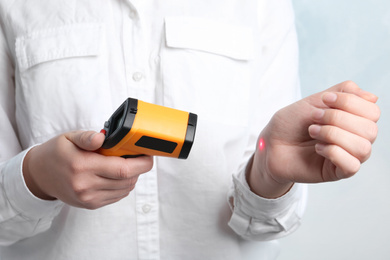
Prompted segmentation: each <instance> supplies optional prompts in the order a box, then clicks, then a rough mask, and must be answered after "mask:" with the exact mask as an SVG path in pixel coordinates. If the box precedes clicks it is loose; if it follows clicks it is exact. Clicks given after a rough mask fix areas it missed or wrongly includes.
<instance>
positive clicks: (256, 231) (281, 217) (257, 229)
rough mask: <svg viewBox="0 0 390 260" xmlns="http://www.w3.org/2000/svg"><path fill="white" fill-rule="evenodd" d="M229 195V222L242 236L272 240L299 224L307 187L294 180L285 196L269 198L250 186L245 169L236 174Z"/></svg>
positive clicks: (304, 204) (292, 229) (287, 232)
mask: <svg viewBox="0 0 390 260" xmlns="http://www.w3.org/2000/svg"><path fill="white" fill-rule="evenodd" d="M229 197H230V199H229V202H230V204H231V207H232V210H233V214H232V217H231V219H230V222H229V226H230V227H231V228H232V229H233V230H234V231H235V232H236V233H237V234H239V235H241V236H243V237H246V238H249V239H255V240H270V239H275V238H279V237H282V236H284V235H287V234H289V233H291V232H293V231H294V230H295V229H296V228H297V227H298V226H299V225H300V220H301V218H302V215H303V212H304V209H305V207H306V198H307V187H306V185H305V184H294V185H293V187H292V188H291V189H290V191H289V192H287V193H286V194H285V195H283V196H282V197H279V198H276V199H266V198H263V197H260V196H258V195H257V194H255V193H253V192H252V191H251V190H250V188H249V185H248V183H247V181H246V176H245V169H244V170H242V171H241V172H240V173H239V174H238V175H237V176H233V187H232V189H231V191H230V193H229Z"/></svg>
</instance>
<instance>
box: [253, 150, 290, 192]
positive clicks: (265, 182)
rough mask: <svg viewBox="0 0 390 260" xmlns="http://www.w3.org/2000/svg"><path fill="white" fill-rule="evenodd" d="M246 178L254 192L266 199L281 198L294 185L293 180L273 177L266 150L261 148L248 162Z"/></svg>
mask: <svg viewBox="0 0 390 260" xmlns="http://www.w3.org/2000/svg"><path fill="white" fill-rule="evenodd" d="M263 145H264V144H263ZM246 179H247V182H248V185H249V187H250V189H251V190H252V192H254V193H255V194H257V195H258V196H260V197H263V198H266V199H276V198H279V197H281V196H283V195H285V194H286V193H287V192H288V191H289V190H290V189H291V188H292V186H293V185H294V183H293V182H290V181H286V182H280V181H276V180H275V179H274V178H273V177H272V175H271V173H269V172H268V171H267V167H266V154H265V151H264V150H260V149H257V150H256V152H255V154H254V155H253V156H252V157H251V159H250V160H249V162H248V165H247V168H246Z"/></svg>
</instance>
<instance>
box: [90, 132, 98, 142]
mask: <svg viewBox="0 0 390 260" xmlns="http://www.w3.org/2000/svg"><path fill="white" fill-rule="evenodd" d="M97 134H98V133H93V134H91V135H90V136H89V142H92V139H93V138H94V137H95V135H97Z"/></svg>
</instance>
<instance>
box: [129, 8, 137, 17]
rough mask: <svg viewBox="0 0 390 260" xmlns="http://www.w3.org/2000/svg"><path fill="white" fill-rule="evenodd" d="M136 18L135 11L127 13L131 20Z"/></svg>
mask: <svg viewBox="0 0 390 260" xmlns="http://www.w3.org/2000/svg"><path fill="white" fill-rule="evenodd" d="M136 16H137V12H136V11H133V10H132V11H130V12H129V17H130V18H131V19H134V18H135V17H136Z"/></svg>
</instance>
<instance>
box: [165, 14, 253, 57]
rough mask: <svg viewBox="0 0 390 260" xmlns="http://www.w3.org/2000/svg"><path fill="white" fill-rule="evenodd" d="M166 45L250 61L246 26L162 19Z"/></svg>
mask: <svg viewBox="0 0 390 260" xmlns="http://www.w3.org/2000/svg"><path fill="white" fill-rule="evenodd" d="M165 33H166V44H167V45H168V46H169V47H174V48H188V49H194V50H201V51H205V52H210V53H214V54H219V55H224V56H227V57H230V58H233V59H237V60H252V59H253V58H254V36H253V31H252V29H251V28H250V27H244V26H237V25H231V24H226V23H223V22H219V21H214V20H208V19H204V18H194V17H166V18H165Z"/></svg>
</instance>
